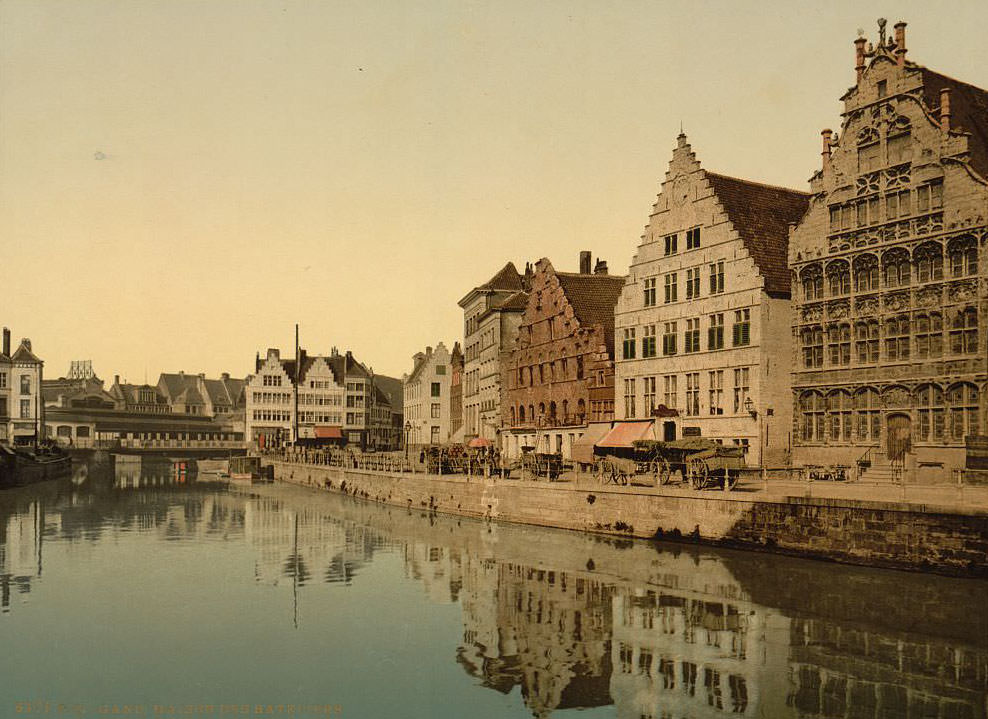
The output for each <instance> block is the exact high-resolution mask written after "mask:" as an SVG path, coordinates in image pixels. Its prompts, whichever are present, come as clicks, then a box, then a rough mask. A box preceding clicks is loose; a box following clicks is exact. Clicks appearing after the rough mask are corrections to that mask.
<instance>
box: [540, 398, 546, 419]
mask: <svg viewBox="0 0 988 719" xmlns="http://www.w3.org/2000/svg"><path fill="white" fill-rule="evenodd" d="M539 419H540V420H544V419H545V402H539Z"/></svg>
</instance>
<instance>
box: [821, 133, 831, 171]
mask: <svg viewBox="0 0 988 719" xmlns="http://www.w3.org/2000/svg"><path fill="white" fill-rule="evenodd" d="M820 135H821V136H822V137H823V150H822V151H821V152H820V154H821V155H823V168H824V169H826V168H828V167H829V166H830V148H831V146H832V142H833V137H834V131H833V130H830V129H827V130H823V131H822V132H821V133H820Z"/></svg>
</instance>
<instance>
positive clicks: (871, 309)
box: [854, 297, 878, 315]
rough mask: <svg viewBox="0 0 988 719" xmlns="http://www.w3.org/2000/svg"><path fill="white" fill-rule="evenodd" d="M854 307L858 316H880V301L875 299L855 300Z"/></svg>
mask: <svg viewBox="0 0 988 719" xmlns="http://www.w3.org/2000/svg"><path fill="white" fill-rule="evenodd" d="M854 307H855V309H856V310H857V312H858V314H864V315H874V314H878V299H877V298H875V297H863V298H860V299H858V300H855V303H854Z"/></svg>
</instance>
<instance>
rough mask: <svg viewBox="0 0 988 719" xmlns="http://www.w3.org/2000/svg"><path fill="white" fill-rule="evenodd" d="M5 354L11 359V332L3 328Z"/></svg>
mask: <svg viewBox="0 0 988 719" xmlns="http://www.w3.org/2000/svg"><path fill="white" fill-rule="evenodd" d="M3 353H4V354H5V355H7V356H8V357H10V330H8V329H7V328H6V327H4V328H3Z"/></svg>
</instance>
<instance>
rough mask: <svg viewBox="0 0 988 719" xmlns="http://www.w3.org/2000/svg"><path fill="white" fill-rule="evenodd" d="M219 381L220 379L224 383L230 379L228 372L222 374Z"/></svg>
mask: <svg viewBox="0 0 988 719" xmlns="http://www.w3.org/2000/svg"><path fill="white" fill-rule="evenodd" d="M220 379H222V380H223V381H224V382H226V381H227V380H228V379H230V373H229V372H224V373H223V374H221V375H220Z"/></svg>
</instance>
